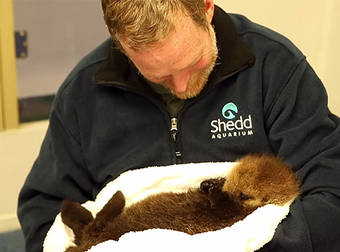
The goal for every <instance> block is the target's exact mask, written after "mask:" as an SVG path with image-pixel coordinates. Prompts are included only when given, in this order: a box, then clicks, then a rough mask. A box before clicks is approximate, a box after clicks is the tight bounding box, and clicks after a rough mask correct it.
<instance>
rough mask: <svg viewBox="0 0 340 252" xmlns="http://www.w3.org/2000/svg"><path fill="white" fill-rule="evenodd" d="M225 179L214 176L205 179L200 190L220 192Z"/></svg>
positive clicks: (208, 192)
mask: <svg viewBox="0 0 340 252" xmlns="http://www.w3.org/2000/svg"><path fill="white" fill-rule="evenodd" d="M225 180H226V179H225V178H213V179H207V180H204V181H202V183H201V184H200V190H201V192H202V193H205V194H212V193H216V192H220V191H221V189H222V187H223V185H224V183H225Z"/></svg>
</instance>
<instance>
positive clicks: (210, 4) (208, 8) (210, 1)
mask: <svg viewBox="0 0 340 252" xmlns="http://www.w3.org/2000/svg"><path fill="white" fill-rule="evenodd" d="M204 4H205V13H206V16H207V20H208V22H209V23H211V21H212V19H213V17H214V11H215V5H214V0H204Z"/></svg>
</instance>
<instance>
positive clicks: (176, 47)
mask: <svg viewBox="0 0 340 252" xmlns="http://www.w3.org/2000/svg"><path fill="white" fill-rule="evenodd" d="M206 34H207V32H206V30H204V29H203V28H201V27H198V26H197V25H196V24H194V23H193V22H191V23H190V22H189V23H188V25H185V24H183V25H182V26H177V27H176V31H174V32H172V33H171V34H170V35H169V37H168V38H167V39H166V40H165V41H162V42H159V43H157V44H155V45H152V46H150V47H146V48H143V49H141V50H138V51H134V50H132V49H129V48H124V49H125V50H126V53H127V55H128V56H129V57H130V59H131V60H132V61H133V62H134V63H135V65H136V66H137V68H140V70H143V71H142V72H148V73H154V72H156V71H159V70H160V69H162V71H161V72H163V71H164V73H166V72H167V71H176V70H177V71H178V70H181V69H184V68H186V67H188V66H190V65H192V64H193V63H195V61H198V60H199V58H200V57H201V56H202V54H203V53H204V49H205V47H206V46H207V41H206V37H207V36H206ZM122 46H123V47H126V46H124V43H122ZM158 75H162V74H161V73H158Z"/></svg>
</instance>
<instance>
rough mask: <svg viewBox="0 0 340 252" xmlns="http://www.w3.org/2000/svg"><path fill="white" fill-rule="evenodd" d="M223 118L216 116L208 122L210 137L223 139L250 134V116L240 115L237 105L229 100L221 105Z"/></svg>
mask: <svg viewBox="0 0 340 252" xmlns="http://www.w3.org/2000/svg"><path fill="white" fill-rule="evenodd" d="M221 115H222V117H223V119H221V118H217V119H216V120H212V121H211V122H210V133H211V138H212V139H224V138H231V137H245V136H252V135H253V134H254V132H253V121H252V116H251V115H250V114H249V115H241V113H240V111H239V108H238V106H237V105H236V104H235V103H233V102H229V103H227V104H225V105H224V106H223V107H222V110H221Z"/></svg>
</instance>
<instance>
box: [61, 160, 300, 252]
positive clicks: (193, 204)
mask: <svg viewBox="0 0 340 252" xmlns="http://www.w3.org/2000/svg"><path fill="white" fill-rule="evenodd" d="M239 162H240V163H239V164H238V165H236V166H235V167H234V168H233V170H232V171H231V173H230V174H229V176H228V181H227V182H226V183H225V181H226V179H225V178H213V179H209V180H205V181H203V182H202V183H201V186H200V188H198V189H191V190H189V191H188V192H185V193H160V194H156V195H152V196H149V197H147V198H146V199H144V200H142V201H140V202H137V203H136V204H134V205H132V206H130V207H127V208H124V206H125V198H124V195H123V194H122V193H121V192H120V191H118V192H117V193H116V194H115V195H113V196H112V198H111V199H110V200H109V202H108V203H107V204H106V205H105V206H104V208H103V209H102V210H101V211H100V212H99V213H98V214H97V216H96V218H95V219H93V218H92V216H91V217H90V216H89V211H88V210H86V209H85V208H83V207H81V206H80V205H79V204H78V203H74V202H70V201H64V202H63V204H62V208H61V216H62V220H63V222H64V223H65V224H66V225H68V226H69V227H70V228H71V229H72V230H73V232H74V233H75V244H76V245H77V247H70V248H68V249H67V251H68V252H78V251H79V252H80V251H86V250H87V249H89V248H90V247H91V246H93V245H95V244H98V243H101V242H103V241H106V240H110V239H112V240H118V239H119V237H120V236H121V235H123V234H124V233H127V232H129V231H143V230H146V229H151V228H163V229H172V230H177V231H182V232H186V233H188V234H196V233H202V232H207V231H212V230H218V229H221V228H224V227H227V226H231V225H232V224H233V223H235V222H237V221H239V220H242V219H243V218H244V217H246V216H247V215H248V214H250V213H251V212H253V211H254V210H255V209H256V208H258V207H260V206H263V205H265V204H269V203H272V204H279V205H282V204H285V203H287V202H288V201H290V200H293V199H295V198H296V197H297V196H298V194H299V183H298V181H297V179H296V177H295V174H294V172H293V171H292V169H291V168H290V167H289V166H288V165H287V164H285V163H284V162H282V161H281V160H279V159H278V158H276V157H273V156H269V155H248V156H245V157H244V158H242V159H240V160H239Z"/></svg>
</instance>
